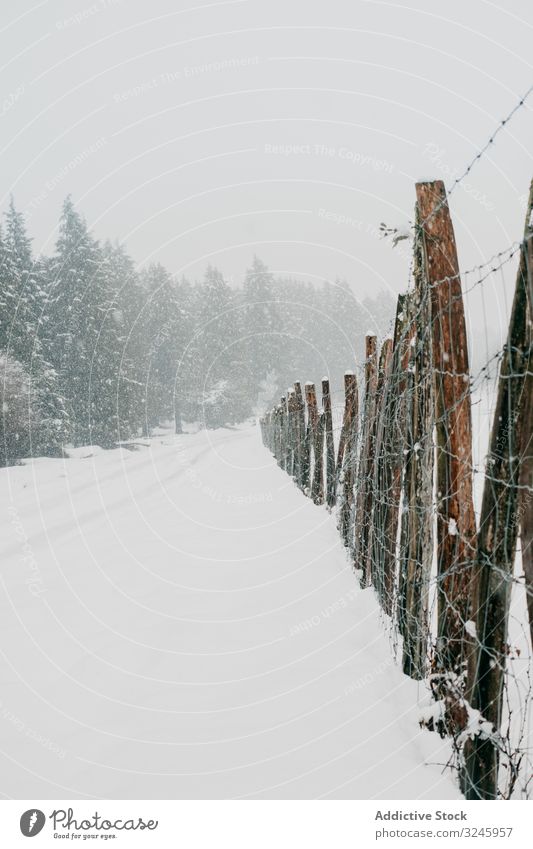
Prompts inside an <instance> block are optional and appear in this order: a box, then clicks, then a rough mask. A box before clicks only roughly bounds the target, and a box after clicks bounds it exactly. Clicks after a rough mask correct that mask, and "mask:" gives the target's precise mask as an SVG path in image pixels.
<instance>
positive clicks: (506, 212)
mask: <svg viewBox="0 0 533 849" xmlns="http://www.w3.org/2000/svg"><path fill="white" fill-rule="evenodd" d="M532 32H533V14H532V11H531V4H530V2H526V0H511V2H505V3H504V2H496V3H492V2H484V1H483V0H472V2H468V3H466V2H464V0H462V1H461V2H457V0H451V2H447V3H445V4H444V3H441V2H439V3H437V2H434V0H430V2H423V0H409V1H408V2H405V3H404V2H361V0H329V2H327V3H325V2H323V0H283V2H281V0H268V2H267V0H263V2H259V0H231V2H214V3H208V2H201V0H200V1H199V2H193V0H182V2H178V3H176V2H172V0H154V2H151V3H146V2H141V0H133V2H132V0H128V2H126V0H122V2H121V0H105V2H102V0H96V2H93V3H91V2H89V0H81V2H79V0H75V2H72V0H49V2H40V3H38V2H37V3H36V2H28V0H23V2H19V3H17V4H16V5H9V6H8V5H7V4H4V5H3V8H2V24H1V32H0V38H1V46H2V49H1V55H2V60H3V62H2V64H3V70H2V106H1V109H0V113H1V115H2V130H3V132H2V136H1V144H2V153H1V161H2V174H3V180H2V191H3V194H2V205H3V208H5V206H6V203H7V199H8V197H9V194H10V193H11V192H12V193H13V194H14V196H15V201H16V203H17V205H18V207H19V208H21V209H22V210H23V211H25V212H26V215H27V219H28V224H29V227H30V229H31V232H32V234H33V235H34V237H35V242H34V244H35V248H36V250H38V251H40V250H42V251H44V252H51V250H52V248H53V244H54V241H55V238H56V227H57V221H58V217H59V213H60V208H61V203H62V201H63V199H64V197H65V195H66V194H68V193H72V195H73V197H74V200H75V202H76V204H77V205H78V207H79V209H80V210H81V211H82V212H83V213H84V214H85V215H86V217H87V219H88V222H89V224H90V225H91V227H93V228H94V231H95V233H96V235H97V236H98V237H101V238H105V237H111V238H117V239H119V240H121V241H123V242H124V243H125V245H126V247H127V249H128V250H129V252H130V253H131V254H132V256H133V258H134V259H135V261H136V263H138V264H139V265H142V264H143V263H146V262H149V261H155V260H159V261H161V262H163V263H164V264H165V265H166V266H167V267H168V268H169V269H170V270H171V271H172V272H173V273H176V274H181V273H184V274H185V275H186V276H189V277H191V278H195V277H200V276H201V275H202V274H203V271H204V269H205V266H206V264H207V262H213V263H215V264H216V265H218V266H219V267H220V268H221V269H222V270H223V271H224V273H225V274H226V275H227V276H228V277H229V278H230V279H238V278H240V277H241V276H242V274H243V272H244V269H245V268H246V266H247V265H249V263H250V261H251V258H252V256H253V254H254V253H257V254H259V256H260V257H261V258H262V259H264V261H265V262H267V263H268V264H269V265H270V266H271V268H272V269H273V270H274V271H275V272H277V273H285V274H292V275H298V276H300V277H304V278H308V279H311V280H317V279H322V278H328V279H334V278H335V277H336V276H337V275H338V276H345V277H347V278H348V279H349V280H350V282H351V284H352V286H353V290H354V294H355V295H356V297H358V298H360V297H363V296H364V295H365V294H370V293H375V292H376V291H378V290H379V289H381V288H387V289H389V290H391V291H392V292H393V293H396V292H398V291H400V290H402V289H403V288H404V287H405V284H406V282H407V275H408V255H409V249H408V246H407V243H406V242H402V243H401V244H400V246H399V247H398V248H397V249H396V251H393V250H392V249H391V248H390V246H389V245H388V243H386V242H383V241H382V240H380V239H379V233H378V229H377V228H378V227H379V223H380V222H381V221H385V222H386V223H387V224H389V225H396V224H398V223H401V224H403V223H405V222H407V221H408V220H409V219H411V218H412V213H413V203H414V181H415V180H416V179H420V178H433V177H443V178H444V179H445V180H446V182H447V183H448V184H449V183H451V182H453V179H454V177H455V176H456V175H457V174H458V173H459V172H460V171H462V170H463V168H464V167H465V166H466V165H467V164H468V162H469V161H470V160H471V159H472V157H473V156H474V155H475V154H476V152H477V150H478V149H479V147H481V146H482V144H483V143H484V142H485V140H486V139H487V137H488V136H489V135H490V134H491V132H492V131H493V130H494V129H495V127H496V126H497V124H498V122H499V120H500V119H501V118H503V117H504V116H505V115H506V114H507V113H508V112H509V111H510V109H511V108H512V107H513V106H514V104H515V103H516V101H517V100H518V99H519V96H520V95H521V94H522V93H523V92H525V91H526V90H527V88H528V87H529V85H530V84H531V83H532V82H533V68H532V61H531V59H532V55H531V38H532ZM532 106H533V98H532V100H531V102H529V103H528V104H527V105H526V106H525V107H524V108H523V109H522V110H521V111H520V112H519V113H518V114H517V115H516V116H515V117H514V119H513V121H512V123H511V124H510V125H509V127H508V129H506V130H505V131H504V132H503V133H501V134H500V135H499V137H498V139H497V141H496V143H495V144H494V146H493V148H492V149H491V150H490V151H489V153H488V154H487V155H486V156H485V157H484V159H483V160H482V161H481V162H480V163H478V164H477V165H476V167H475V168H474V169H473V171H472V173H471V175H469V177H468V178H467V180H466V181H465V183H464V185H463V186H462V187H459V188H458V189H457V190H456V191H455V192H454V194H453V195H452V199H451V208H452V213H453V218H454V223H455V227H456V233H457V238H458V245H459V254H460V261H461V265H462V267H463V268H468V267H470V266H472V265H475V264H477V263H480V262H483V261H484V260H486V259H487V258H488V257H489V256H490V255H491V254H493V253H494V252H495V251H498V250H500V249H503V248H505V247H507V245H509V244H510V243H511V242H512V241H513V240H515V239H520V238H521V235H522V230H523V215H524V209H525V204H526V195H527V190H528V184H529V180H530V179H531V176H532V174H533V167H532V153H533V146H532V142H533V132H532V130H533V121H532V117H531V116H532V111H531V109H532ZM514 272H515V264H514V263H512V264H511V265H508V266H506V268H505V271H504V273H503V274H497V275H494V278H493V279H491V281H489V283H488V284H487V285H485V286H484V287H482V288H483V292H484V296H485V307H486V309H487V311H488V324H489V325H490V326H494V327H496V328H497V327H500V326H503V324H504V323H505V321H504V320H505V317H506V314H507V310H508V305H509V301H510V297H511V289H512V286H513V282H514ZM472 282H473V281H472V280H470V283H472ZM481 307H482V304H481V300H480V287H478V288H477V289H476V290H475V293H474V295H473V297H472V298H471V300H470V311H469V319H470V321H471V322H472V323H473V328H474V330H476V328H478V327H479V328H481V326H482V323H481V319H480V315H481ZM502 322H503V324H502ZM483 326H484V325H483ZM471 329H472V328H471ZM489 332H491V331H490V327H489ZM474 335H475V334H474Z"/></svg>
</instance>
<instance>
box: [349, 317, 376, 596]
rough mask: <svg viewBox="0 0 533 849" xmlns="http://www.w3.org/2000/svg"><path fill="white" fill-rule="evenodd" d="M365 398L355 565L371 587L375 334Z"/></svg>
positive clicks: (370, 336) (368, 349)
mask: <svg viewBox="0 0 533 849" xmlns="http://www.w3.org/2000/svg"><path fill="white" fill-rule="evenodd" d="M365 356H366V361H365V398H364V406H363V421H362V435H361V447H360V451H359V465H358V469H357V484H356V507H355V528H354V562H355V568H356V569H357V568H360V569H361V570H362V572H363V574H362V578H361V584H362V586H369V585H370V583H371V580H370V566H371V557H370V554H369V551H368V538H369V530H370V521H371V516H372V479H371V474H372V457H373V447H374V445H373V443H374V436H375V403H376V384H377V372H378V369H377V338H376V335H375V334H374V333H371V332H370V333H367V334H366V337H365Z"/></svg>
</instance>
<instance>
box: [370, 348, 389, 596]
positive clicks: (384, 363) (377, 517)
mask: <svg viewBox="0 0 533 849" xmlns="http://www.w3.org/2000/svg"><path fill="white" fill-rule="evenodd" d="M391 363H392V339H390V338H388V339H385V340H384V342H383V345H382V346H381V351H380V355H379V368H378V381H377V387H376V440H375V449H374V456H373V458H371V459H372V461H373V462H372V467H373V472H372V477H373V484H372V486H373V492H374V509H373V511H372V524H371V527H370V532H369V538H368V547H369V551H370V560H371V574H372V582H373V584H374V586H375V588H376V592H377V594H378V597H379V600H380V603H381V604H382V606H383V601H384V580H383V579H384V575H383V568H382V567H383V556H382V553H383V549H384V546H385V538H384V533H385V522H384V519H385V508H386V504H387V500H388V497H389V496H388V492H387V486H386V480H385V467H386V465H387V464H388V462H389V458H388V457H387V456H386V455H385V454H384V443H385V428H386V427H390V422H389V421H388V407H389V388H390V386H389V384H390V370H391Z"/></svg>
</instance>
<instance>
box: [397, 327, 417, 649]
mask: <svg viewBox="0 0 533 849" xmlns="http://www.w3.org/2000/svg"><path fill="white" fill-rule="evenodd" d="M413 324H414V322H413ZM414 333H415V330H414V328H413V336H412V338H411V339H410V341H409V347H408V350H407V373H406V379H405V391H404V408H405V442H404V448H403V455H404V458H403V475H402V480H401V517H400V549H399V553H398V561H399V562H398V573H399V574H398V605H397V616H398V628H399V631H400V634H401V635H402V636H403V637H404V638H405V631H406V597H407V564H408V560H409V550H410V533H411V522H410V509H409V506H410V504H409V500H410V494H411V485H410V481H411V474H412V473H411V466H412V456H413V448H414V445H415V441H414V439H413V403H414V402H413V399H414V388H415V338H414Z"/></svg>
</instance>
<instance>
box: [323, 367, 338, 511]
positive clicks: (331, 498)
mask: <svg viewBox="0 0 533 849" xmlns="http://www.w3.org/2000/svg"><path fill="white" fill-rule="evenodd" d="M322 408H323V410H324V430H325V436H326V503H327V505H328V507H333V505H334V504H335V471H336V470H335V443H334V441H333V413H332V410H331V392H330V386H329V380H328V378H327V377H324V378H322Z"/></svg>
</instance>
